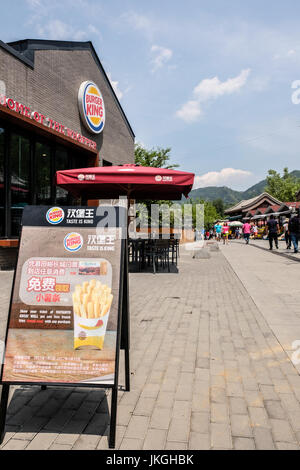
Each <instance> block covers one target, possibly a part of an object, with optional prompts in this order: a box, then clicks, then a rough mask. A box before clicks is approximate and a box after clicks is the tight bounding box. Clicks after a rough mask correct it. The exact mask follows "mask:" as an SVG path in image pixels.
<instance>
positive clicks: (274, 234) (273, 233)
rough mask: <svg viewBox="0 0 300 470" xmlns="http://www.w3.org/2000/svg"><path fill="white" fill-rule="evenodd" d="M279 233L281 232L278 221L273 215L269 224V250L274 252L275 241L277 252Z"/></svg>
mask: <svg viewBox="0 0 300 470" xmlns="http://www.w3.org/2000/svg"><path fill="white" fill-rule="evenodd" d="M278 232H279V225H278V221H277V220H276V219H275V218H274V215H273V214H272V215H271V216H270V220H268V222H267V234H268V238H269V245H270V248H269V250H273V241H274V242H275V246H276V250H278Z"/></svg>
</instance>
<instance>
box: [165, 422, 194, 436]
mask: <svg viewBox="0 0 300 470" xmlns="http://www.w3.org/2000/svg"><path fill="white" fill-rule="evenodd" d="M189 431H190V420H189V419H187V418H172V420H171V423H170V428H169V432H168V435H167V441H176V442H188V438H189Z"/></svg>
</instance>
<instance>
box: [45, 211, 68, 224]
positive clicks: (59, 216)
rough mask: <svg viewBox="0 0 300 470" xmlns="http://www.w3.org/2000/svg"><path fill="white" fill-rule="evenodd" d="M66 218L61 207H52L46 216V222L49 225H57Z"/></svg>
mask: <svg viewBox="0 0 300 470" xmlns="http://www.w3.org/2000/svg"><path fill="white" fill-rule="evenodd" d="M64 217H65V213H64V211H63V209H61V207H52V208H51V209H49V210H48V212H47V214H46V220H47V222H49V224H52V225H57V224H60V223H61V222H62V221H63V220H64Z"/></svg>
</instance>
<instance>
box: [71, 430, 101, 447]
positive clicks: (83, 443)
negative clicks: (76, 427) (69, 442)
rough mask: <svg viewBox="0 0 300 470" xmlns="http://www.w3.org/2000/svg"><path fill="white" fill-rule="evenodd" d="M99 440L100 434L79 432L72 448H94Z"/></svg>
mask: <svg viewBox="0 0 300 470" xmlns="http://www.w3.org/2000/svg"><path fill="white" fill-rule="evenodd" d="M99 441H100V436H93V435H89V434H81V436H79V438H78V439H77V441H76V442H75V444H74V446H73V449H74V450H94V449H96V448H97V445H98V443H99Z"/></svg>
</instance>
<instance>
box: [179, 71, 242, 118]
mask: <svg viewBox="0 0 300 470" xmlns="http://www.w3.org/2000/svg"><path fill="white" fill-rule="evenodd" d="M249 74H250V69H245V70H242V71H241V73H240V74H239V75H238V76H237V77H234V78H229V79H228V80H226V81H225V82H221V81H220V80H219V78H218V77H214V78H206V79H204V80H202V81H201V82H200V83H199V84H198V85H197V86H196V87H195V88H194V90H193V94H194V98H195V99H194V100H190V101H188V102H187V103H185V104H184V105H183V106H182V107H181V108H180V109H179V110H178V111H177V112H176V116H177V117H179V118H180V119H183V120H184V121H186V122H193V121H196V120H197V119H198V118H199V116H201V114H202V108H201V105H202V103H205V102H207V101H210V100H216V99H217V98H219V97H220V96H223V95H231V94H232V93H237V92H238V91H240V89H241V88H242V87H243V86H244V85H245V84H246V82H247V79H248V76H249Z"/></svg>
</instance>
